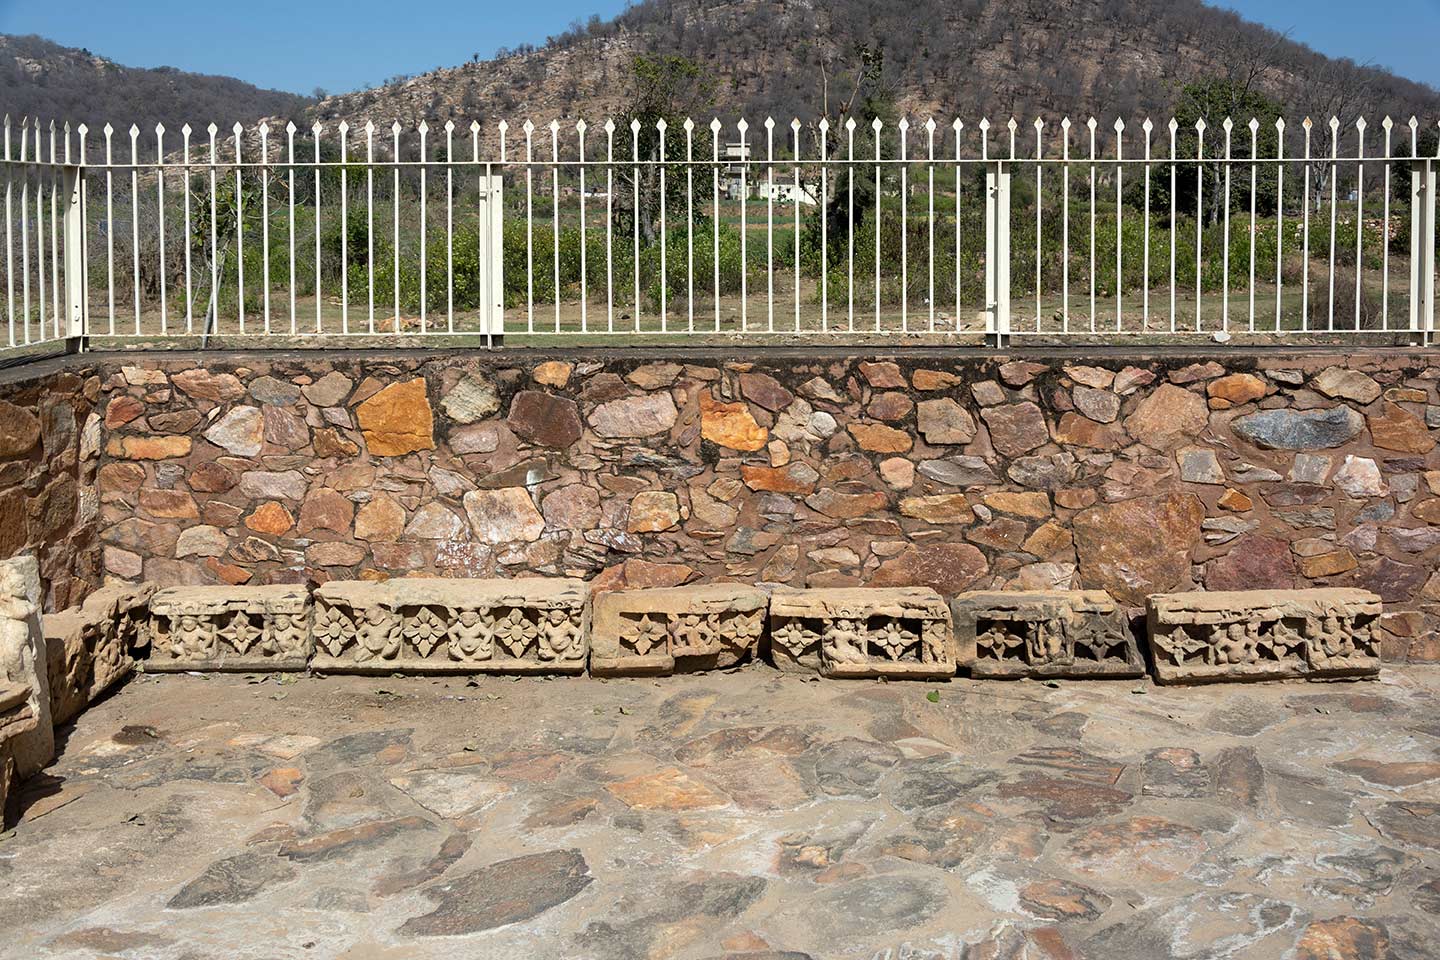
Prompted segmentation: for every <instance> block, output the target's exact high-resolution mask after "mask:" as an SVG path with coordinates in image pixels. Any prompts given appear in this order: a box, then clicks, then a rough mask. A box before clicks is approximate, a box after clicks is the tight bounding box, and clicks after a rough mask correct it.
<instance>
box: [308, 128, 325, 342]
mask: <svg viewBox="0 0 1440 960" xmlns="http://www.w3.org/2000/svg"><path fill="white" fill-rule="evenodd" d="M324 132H325V128H324V127H322V126H321V125H320V124H318V123H317V124H315V125H314V126H312V127H311V128H310V135H311V137H312V138H313V145H314V148H315V332H316V333H323V332H324V330H325V321H324V317H323V315H322V313H321V307H322V305H323V304H324V302H325V298H324V297H323V296H321V293H322V284H321V277H322V276H323V274H322V272H321V269H320V266H321V265H320V156H321V153H320V138H321V136H322V135H323V134H324Z"/></svg>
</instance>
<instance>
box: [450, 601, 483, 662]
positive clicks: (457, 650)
mask: <svg viewBox="0 0 1440 960" xmlns="http://www.w3.org/2000/svg"><path fill="white" fill-rule="evenodd" d="M493 626H494V625H493V624H492V623H491V622H490V621H489V620H488V619H487V618H486V617H484V616H482V615H481V613H480V611H479V610H475V609H472V608H468V607H467V608H465V609H463V610H461V611H460V612H459V613H458V614H456V616H455V619H453V620H451V621H450V627H449V630H448V632H447V634H446V635H447V637H448V639H449V642H450V656H451V657H452V658H453V659H455V660H489V659H490V658H491V657H493V656H494V655H495V645H494V642H493Z"/></svg>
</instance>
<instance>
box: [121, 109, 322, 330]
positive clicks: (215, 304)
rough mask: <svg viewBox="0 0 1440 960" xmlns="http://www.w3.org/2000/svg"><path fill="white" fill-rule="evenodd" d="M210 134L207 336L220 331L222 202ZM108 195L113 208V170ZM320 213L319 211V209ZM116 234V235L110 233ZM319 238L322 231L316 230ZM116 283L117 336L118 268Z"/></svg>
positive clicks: (215, 146) (213, 130) (211, 130)
mask: <svg viewBox="0 0 1440 960" xmlns="http://www.w3.org/2000/svg"><path fill="white" fill-rule="evenodd" d="M206 131H207V132H208V133H209V134H210V309H209V311H208V314H209V319H208V320H207V321H206V322H205V325H206V330H205V332H206V333H209V332H210V331H212V330H218V329H219V327H220V250H219V248H220V239H219V238H220V213H219V209H220V201H219V196H218V184H219V181H218V174H217V167H216V164H217V163H218V161H219V159H220V158H219V149H220V148H219V145H218V144H217V143H216V140H215V134H217V133H218V132H219V131H220V128H219V127H217V126H216V125H215V124H214V123H211V124H210V126H209V127H207V128H206ZM105 153H106V162H107V164H108V162H109V153H110V125H109V124H106V125H105ZM105 192H106V198H105V199H106V204H107V206H108V204H109V199H110V198H109V192H110V170H109V169H108V167H107V169H106V170H105ZM317 209H318V207H317ZM110 232H111V233H113V232H114V231H113V230H112V231H110ZM315 235H316V236H317V237H318V236H319V235H320V231H319V230H316V231H315ZM111 275H112V280H111V283H110V333H111V334H112V335H113V334H114V333H115V283H114V280H113V275H114V268H113V265H112V268H111Z"/></svg>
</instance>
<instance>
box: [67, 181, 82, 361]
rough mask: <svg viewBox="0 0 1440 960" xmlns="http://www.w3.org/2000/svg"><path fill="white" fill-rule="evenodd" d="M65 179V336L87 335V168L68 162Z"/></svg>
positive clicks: (77, 336) (72, 337) (79, 336)
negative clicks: (84, 200) (84, 201)
mask: <svg viewBox="0 0 1440 960" xmlns="http://www.w3.org/2000/svg"><path fill="white" fill-rule="evenodd" d="M64 182H65V218H64V221H63V224H62V229H63V234H62V245H63V246H64V248H65V336H66V337H68V338H71V339H76V338H81V337H84V336H85V220H84V216H83V210H82V207H81V202H80V201H81V192H82V188H83V185H84V183H85V168H84V167H79V166H73V165H68V164H67V165H66V166H65V168H64Z"/></svg>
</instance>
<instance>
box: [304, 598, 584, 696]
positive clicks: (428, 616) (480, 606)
mask: <svg viewBox="0 0 1440 960" xmlns="http://www.w3.org/2000/svg"><path fill="white" fill-rule="evenodd" d="M589 600H590V588H589V586H588V585H587V584H586V583H585V582H584V581H582V580H568V579H540V578H535V579H517V580H449V579H433V578H414V579H410V578H405V579H399V580H389V581H386V582H384V583H370V582H366V581H359V580H343V581H333V582H331V583H326V584H322V585H321V586H320V587H317V588H316V590H315V627H314V634H315V661H314V664H315V667H316V669H323V670H331V671H336V672H351V673H391V672H396V671H400V672H405V671H410V672H415V673H583V672H584V671H585V659H586V656H587V654H588V653H589V637H590V603H589Z"/></svg>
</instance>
